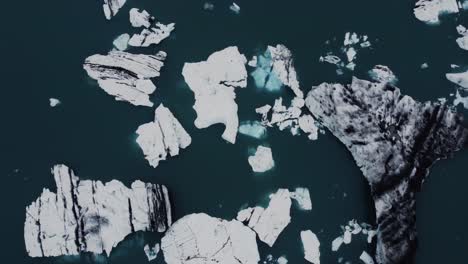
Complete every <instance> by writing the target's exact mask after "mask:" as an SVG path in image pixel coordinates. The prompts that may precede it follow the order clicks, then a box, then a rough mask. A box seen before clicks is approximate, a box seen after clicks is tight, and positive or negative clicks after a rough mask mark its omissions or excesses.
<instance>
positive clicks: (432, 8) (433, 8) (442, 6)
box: [414, 0, 462, 25]
mask: <svg viewBox="0 0 468 264" xmlns="http://www.w3.org/2000/svg"><path fill="white" fill-rule="evenodd" d="M461 8H462V6H461V4H460V2H459V1H457V0H419V1H418V2H416V4H415V7H414V16H415V17H416V18H417V19H418V20H420V21H422V22H424V23H427V24H432V25H436V24H439V23H440V16H441V15H444V14H454V13H458V12H459V11H460V9H461Z"/></svg>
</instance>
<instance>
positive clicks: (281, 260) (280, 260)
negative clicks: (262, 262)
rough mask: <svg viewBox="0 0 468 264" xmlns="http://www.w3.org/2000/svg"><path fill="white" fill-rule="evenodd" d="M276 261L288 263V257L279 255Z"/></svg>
mask: <svg viewBox="0 0 468 264" xmlns="http://www.w3.org/2000/svg"><path fill="white" fill-rule="evenodd" d="M276 263H278V264H288V259H287V258H286V257H284V256H281V257H279V258H278V259H277V260H276Z"/></svg>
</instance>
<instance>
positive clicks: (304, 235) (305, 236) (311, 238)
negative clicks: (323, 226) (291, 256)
mask: <svg viewBox="0 0 468 264" xmlns="http://www.w3.org/2000/svg"><path fill="white" fill-rule="evenodd" d="M301 241H302V246H303V247H304V258H305V259H306V260H307V261H309V262H310V263H313V264H320V242H319V240H318V238H317V236H316V235H315V234H314V233H313V232H312V231H310V230H306V231H301Z"/></svg>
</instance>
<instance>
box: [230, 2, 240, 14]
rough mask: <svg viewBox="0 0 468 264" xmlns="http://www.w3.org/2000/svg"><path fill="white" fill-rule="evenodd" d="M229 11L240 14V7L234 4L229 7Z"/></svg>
mask: <svg viewBox="0 0 468 264" xmlns="http://www.w3.org/2000/svg"><path fill="white" fill-rule="evenodd" d="M229 9H230V10H231V11H232V12H234V13H235V14H237V15H238V14H239V13H240V6H239V5H238V4H236V3H234V2H233V3H232V4H231V5H230V6H229Z"/></svg>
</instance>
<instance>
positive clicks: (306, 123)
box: [298, 114, 319, 140]
mask: <svg viewBox="0 0 468 264" xmlns="http://www.w3.org/2000/svg"><path fill="white" fill-rule="evenodd" d="M298 121H299V127H300V128H301V130H302V131H304V133H306V134H309V135H308V137H309V139H310V140H317V139H318V131H319V129H318V127H317V125H316V124H315V120H314V118H313V117H312V115H309V114H307V115H302V116H300V117H299V119H298Z"/></svg>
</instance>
